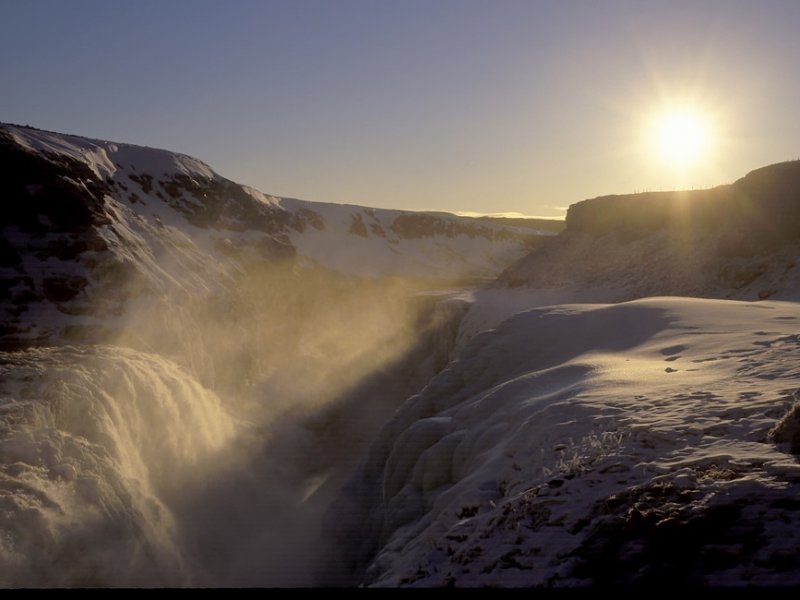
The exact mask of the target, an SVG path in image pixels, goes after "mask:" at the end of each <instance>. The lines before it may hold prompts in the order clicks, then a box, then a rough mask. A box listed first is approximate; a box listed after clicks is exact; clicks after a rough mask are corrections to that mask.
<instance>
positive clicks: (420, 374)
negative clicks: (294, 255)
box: [0, 257, 460, 587]
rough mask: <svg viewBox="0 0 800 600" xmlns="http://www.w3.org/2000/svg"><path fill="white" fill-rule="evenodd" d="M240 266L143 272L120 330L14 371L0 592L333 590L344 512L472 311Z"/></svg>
mask: <svg viewBox="0 0 800 600" xmlns="http://www.w3.org/2000/svg"><path fill="white" fill-rule="evenodd" d="M239 259H240V260H237V268H236V269H232V270H228V271H227V272H226V273H225V275H224V277H217V278H216V279H214V278H206V279H203V278H202V277H200V280H199V281H200V284H201V285H197V282H198V280H197V278H198V276H202V273H197V272H189V271H186V272H183V273H182V274H181V275H180V277H179V278H178V279H179V284H180V285H173V286H171V287H169V286H167V287H162V288H161V289H159V290H158V291H157V292H154V291H153V290H152V289H151V290H149V291H148V292H146V293H143V292H142V284H141V281H139V280H138V279H137V278H136V277H130V278H129V280H128V281H123V282H121V284H120V285H118V286H117V289H115V297H116V298H125V299H126V300H125V302H124V304H123V305H121V306H120V307H119V308H118V313H119V315H118V317H117V319H116V321H115V323H114V327H113V328H109V329H108V330H103V333H102V334H99V335H98V334H97V333H96V332H95V333H94V334H93V335H91V336H89V335H88V334H86V332H84V333H83V334H81V336H79V337H78V338H76V339H75V345H73V346H66V347H61V348H45V349H36V350H25V351H20V352H15V353H10V354H9V355H8V356H7V358H6V359H4V363H3V364H2V375H3V383H2V394H3V395H4V396H8V397H9V400H10V401H9V402H7V403H6V404H5V405H4V407H3V413H2V415H1V416H0V418H2V423H0V424H2V426H3V428H2V429H0V435H2V437H0V444H2V445H0V448H2V454H3V459H4V460H3V463H4V467H3V469H4V472H3V479H2V483H0V485H2V487H0V491H2V493H3V495H2V500H3V505H4V507H5V509H6V510H5V515H6V516H5V517H4V521H7V522H4V523H3V525H4V526H8V527H12V530H13V531H16V532H17V534H18V535H17V536H12V538H13V539H7V540H4V541H2V542H0V563H2V567H3V568H2V569H1V571H2V573H3V575H2V576H0V579H2V584H3V585H4V586H11V587H16V586H36V587H43V586H44V587H49V586H88V587H94V586H100V587H115V586H136V587H141V586H144V587H149V586H156V587H160V586H212V587H216V586H224V587H242V586H260V587H264V586H312V585H324V584H326V583H330V582H331V581H334V580H335V579H336V578H335V575H336V574H335V573H331V569H330V566H329V565H326V564H325V560H326V559H325V557H326V556H330V553H331V551H334V550H333V549H331V548H329V547H327V540H326V539H325V537H324V536H323V535H322V531H323V521H324V519H326V518H327V519H330V518H332V517H331V515H330V514H328V515H327V516H326V513H328V511H329V510H330V505H331V502H332V500H333V498H334V497H335V495H336V493H337V491H338V490H339V489H340V487H341V486H342V484H343V483H344V482H345V480H346V479H347V477H348V475H349V474H350V473H351V472H352V471H353V469H354V468H355V467H356V466H357V464H358V462H359V461H360V460H361V458H362V457H363V456H364V455H365V453H366V451H367V449H368V447H369V444H370V442H371V441H372V439H373V438H374V437H375V435H376V434H377V432H378V430H379V428H380V426H381V425H382V424H383V423H384V422H385V421H386V420H387V419H388V418H389V416H390V415H391V414H392V412H393V411H394V410H395V408H396V407H397V406H398V405H399V404H400V403H401V402H402V401H403V400H405V399H406V398H408V397H409V396H410V395H412V394H413V393H415V392H416V391H418V390H419V389H421V388H422V387H423V386H424V385H425V383H426V382H427V381H428V380H429V379H430V377H431V376H432V375H433V374H434V373H435V371H436V370H437V369H438V368H440V367H441V366H442V364H443V358H442V353H444V354H445V355H446V353H447V352H448V351H449V348H448V344H449V343H450V342H448V341H447V339H444V340H443V337H442V336H443V333H442V332H443V331H444V332H446V331H447V327H446V326H444V325H443V323H444V321H447V319H457V318H458V317H459V316H460V314H459V313H458V311H456V312H454V313H452V317H448V316H447V315H449V314H450V313H447V312H446V311H445V313H442V309H441V307H440V308H439V309H438V310H437V309H436V305H437V303H439V300H440V296H438V295H436V294H432V295H431V294H426V293H422V292H424V291H426V290H430V288H431V287H432V282H430V281H424V280H419V279H416V280H415V279H407V278H406V279H402V278H388V277H387V278H359V277H353V276H345V275H341V274H338V273H335V272H332V271H327V270H324V269H320V268H316V267H301V266H299V265H298V264H297V263H295V262H294V261H292V260H285V261H272V262H267V261H263V260H262V261H249V260H243V259H241V257H239ZM173 272H174V269H173ZM190 283H191V285H190ZM99 304H102V302H101V303H99ZM443 314H444V316H443ZM443 319H444V321H443ZM87 331H89V330H88V329H87ZM92 331H94V330H92ZM445 337H446V335H445ZM22 490H24V493H22ZM334 518H335V517H334ZM11 521H14V522H15V523H16V525H13V526H12V524H11ZM354 535H358V533H357V532H354ZM323 573H324V574H325V575H324V576H322V575H321V574H323ZM332 577H333V579H332Z"/></svg>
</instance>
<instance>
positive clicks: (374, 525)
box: [331, 298, 800, 586]
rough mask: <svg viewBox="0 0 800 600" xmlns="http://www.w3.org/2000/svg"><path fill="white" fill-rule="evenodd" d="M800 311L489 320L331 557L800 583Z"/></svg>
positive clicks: (370, 573) (383, 569)
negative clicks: (799, 548) (799, 422)
mask: <svg viewBox="0 0 800 600" xmlns="http://www.w3.org/2000/svg"><path fill="white" fill-rule="evenodd" d="M799 319H800V311H799V310H798V308H797V306H796V305H795V304H793V303H780V302H765V303H759V304H748V303H741V302H730V301H719V300H697V299H685V298H654V299H648V300H640V301H635V302H629V303H624V304H617V305H588V304H587V305H562V306H555V307H544V308H538V309H534V310H530V311H527V312H521V313H519V314H517V315H516V316H514V317H512V318H510V319H508V320H506V321H504V322H503V323H502V324H500V325H499V326H498V327H497V328H496V329H494V330H492V331H487V332H484V333H481V334H479V335H477V336H475V337H474V338H473V339H472V340H471V341H470V342H469V343H468V344H467V346H466V347H465V348H464V350H463V351H462V352H461V354H460V356H459V357H458V359H457V360H454V361H453V362H451V364H450V365H449V366H448V367H447V368H446V369H445V370H444V371H443V372H442V373H441V374H440V375H438V376H437V377H436V378H435V379H434V380H433V381H432V382H431V383H430V384H429V385H428V386H427V387H426V389H425V390H424V391H423V392H422V393H421V394H419V395H417V396H414V397H412V398H410V399H409V400H408V401H407V402H406V403H405V404H404V405H403V406H402V407H401V408H400V409H399V410H398V412H397V414H396V415H395V416H394V417H393V418H392V420H391V421H389V423H388V424H387V425H386V426H385V427H384V429H383V431H382V432H381V435H380V436H379V438H378V440H377V441H376V443H375V444H374V446H373V448H372V451H371V453H370V456H369V459H368V460H367V462H366V463H365V465H364V466H363V468H362V469H361V471H360V474H359V475H358V476H357V477H356V478H355V479H354V480H353V481H352V482H351V484H350V486H349V488H348V490H347V493H346V494H345V495H344V496H343V497H342V498H341V499H340V501H339V502H340V504H339V505H338V506H337V509H336V512H335V514H337V515H338V517H337V522H336V523H335V524H334V527H333V530H334V535H338V536H339V540H340V543H341V544H342V545H343V546H344V547H347V548H348V549H349V552H346V553H341V552H340V553H339V554H338V558H339V560H338V561H336V560H335V559H336V558H337V557H332V562H331V564H335V565H336V566H335V567H334V569H333V571H334V572H337V573H338V574H339V575H340V576H342V574H345V576H344V578H343V579H341V580H340V582H341V583H347V584H354V583H364V584H367V585H378V586H398V585H412V586H445V585H455V586H487V585H489V586H531V585H547V586H575V585H591V584H609V583H612V584H645V583H647V584H653V583H666V584H673V585H674V584H676V583H683V584H689V583H691V584H706V585H709V584H710V585H747V584H754V585H777V584H797V583H798V582H799V581H800V579H798V569H797V567H798V563H797V558H796V556H795V553H794V551H793V550H792V549H793V548H795V547H796V545H797V543H798V542H800V539H798V536H800V529H798V525H800V513H799V512H798V508H800V505H798V503H797V500H796V498H797V494H798V492H800V487H798V486H800V467H798V464H797V460H796V457H795V456H793V455H792V454H791V453H790V452H791V451H792V449H791V444H790V443H789V442H788V439H789V438H790V437H791V439H795V438H794V437H792V436H790V435H785V434H784V435H783V436H781V435H780V434H776V432H779V431H780V430H781V427H783V425H781V423H785V420H786V419H787V417H786V415H787V413H788V414H790V415H791V414H794V413H796V403H797V401H798V398H799V397H800V396H798V394H797V390H798V389H799V388H800V368H799V367H798V365H800V338H798V335H797V324H798V320H799ZM793 407H794V408H793ZM789 419H790V420H792V418H791V417H790V418H789ZM794 419H795V420H796V418H794ZM792 422H794V420H793V421H792ZM776 426H777V428H776ZM776 435H777V439H776ZM792 435H793V434H792ZM781 440H783V441H781ZM776 441H778V442H779V443H777V444H776V443H775V442H776ZM342 514H349V515H350V518H349V520H347V521H342V517H341V515H342ZM356 527H360V528H361V529H362V530H364V531H366V532H367V535H366V536H365V537H364V538H353V537H352V536H351V535H350V533H349V532H352V531H353V530H354V529H355V528H356Z"/></svg>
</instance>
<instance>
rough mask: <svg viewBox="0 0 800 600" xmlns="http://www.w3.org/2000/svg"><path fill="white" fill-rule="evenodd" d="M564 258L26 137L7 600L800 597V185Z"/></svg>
mask: <svg viewBox="0 0 800 600" xmlns="http://www.w3.org/2000/svg"><path fill="white" fill-rule="evenodd" d="M798 164H800V163H797V162H794V163H781V164H780V165H773V166H771V167H765V168H764V169H759V170H757V171H754V172H753V173H751V174H749V175H747V176H746V177H744V178H743V179H741V180H739V181H737V182H735V183H734V184H732V185H730V186H722V187H720V188H714V189H712V190H703V191H698V192H675V193H663V194H644V195H638V196H609V197H603V198H596V199H593V200H588V201H585V202H581V203H578V204H576V205H573V206H572V207H571V208H570V212H569V214H568V218H567V222H566V229H565V231H564V232H562V233H560V234H559V235H557V236H555V235H552V234H551V233H549V232H545V231H536V230H534V229H531V228H530V227H527V228H526V227H518V226H513V225H504V224H503V223H502V221H487V220H480V219H473V218H466V217H457V216H455V215H448V214H445V213H430V212H426V213H421V212H410V211H400V210H387V209H372V208H366V207H362V206H356V205H333V204H324V203H319V202H307V201H302V200H294V199H287V198H278V197H273V196H268V195H265V194H262V193H261V192H259V191H256V190H253V189H251V188H247V187H245V186H241V185H239V184H237V183H235V182H232V181H230V180H228V179H225V178H224V177H222V176H220V175H218V174H217V173H215V172H214V171H213V170H212V169H211V168H210V167H208V166H207V165H205V164H204V163H202V162H200V161H199V160H197V159H194V158H191V157H188V156H185V155H181V154H176V153H172V152H168V151H164V150H156V149H152V148H144V147H139V146H132V145H128V144H122V143H113V142H106V141H101V140H91V139H87V138H83V137H78V136H70V135H63V134H58V133H52V132H44V131H39V130H36V129H32V128H29V127H19V126H14V125H0V194H2V205H1V206H2V210H1V211H0V230H1V231H2V237H0V289H2V290H3V294H2V296H0V316H1V317H2V321H1V322H0V587H4V588H9V587H165V586H169V587H173V586H174V587H184V586H190V587H192V586H194V587H217V586H222V587H252V586H257V587H269V586H382V587H396V586H416V587H423V586H424V587H428V586H456V587H483V586H493V587H530V586H556V587H558V586H569V587H574V586H587V585H603V584H621V585H628V584H647V585H650V584H655V583H657V584H670V585H675V584H695V585H696V584H699V585H713V586H746V585H757V586H776V585H798V584H800V559H799V558H798V552H797V550H798V547H800V495H799V494H798V492H800V464H798V458H797V456H798V454H799V453H800V392H798V390H800V382H799V381H798V379H799V378H800V330H798V325H800V310H799V308H800V307H799V306H798V304H797V303H796V300H798V299H799V298H800V276H798V274H797V272H796V271H797V269H796V268H795V263H796V260H797V259H798V257H800V239H798V235H797V231H800V167H798Z"/></svg>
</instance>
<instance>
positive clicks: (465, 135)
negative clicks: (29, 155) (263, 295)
mask: <svg viewBox="0 0 800 600" xmlns="http://www.w3.org/2000/svg"><path fill="white" fill-rule="evenodd" d="M0 22H2V23H3V34H2V36H0V57H2V58H0V81H2V88H0V90H1V91H0V121H5V122H12V123H22V124H25V123H27V124H30V125H33V126H36V127H40V128H43V129H50V130H55V131H61V132H66V133H76V134H80V135H86V136H90V137H98V138H102V139H111V140H114V141H121V142H131V143H137V144H143V145H147V146H154V147H160V148H167V149H170V150H175V151H180V152H184V153H187V154H191V155H193V156H197V157H198V158H201V159H202V160H204V161H206V162H207V163H209V164H210V165H211V166H212V167H213V168H214V169H215V170H217V171H218V172H219V173H221V174H222V175H224V176H226V177H229V178H231V179H234V180H236V181H240V182H242V183H246V184H249V185H252V186H253V187H256V188H258V189H260V190H262V191H263V192H266V193H271V194H276V195H284V196H293V197H299V198H304V199H308V200H319V201H328V202H350V203H357V204H366V205H371V206H382V207H396V208H408V209H443V210H451V211H478V212H485V213H493V212H507V211H516V212H521V213H525V214H529V215H550V216H555V215H559V214H563V211H561V212H560V211H559V207H565V206H567V205H569V204H571V203H573V202H576V201H579V200H581V199H584V198H587V197H592V196H597V195H600V194H607V193H627V192H632V191H636V190H645V189H671V188H674V187H683V186H685V187H704V186H707V185H711V184H716V183H725V182H728V181H732V180H734V179H736V178H738V177H740V176H742V175H744V174H745V173H746V172H747V171H748V170H751V169H753V168H756V167H759V166H762V165H765V164H769V163H772V162H777V161H781V160H787V159H794V158H798V157H799V156H800V150H799V149H798V147H799V145H800V122H799V120H798V111H799V110H800V109H799V107H800V78H799V77H798V76H797V66H798V65H800V34H798V32H799V31H800V2H798V1H794V0H792V1H778V0H765V1H761V2H756V1H755V0H753V1H746V2H745V1H738V0H724V1H713V2H712V1H703V0H697V1H693V2H682V1H674V0H673V1H669V2H666V1H664V2H648V1H636V2H626V1H616V0H602V1H596V0H588V1H577V0H574V1H569V0H561V1H557V0H554V1H550V0H251V1H248V0H226V1H222V0H215V1H208V0H157V1H153V0H69V1H63V0H52V1H45V0H0ZM686 101H690V102H691V103H693V104H697V105H700V106H702V107H703V110H704V111H705V112H706V114H708V115H710V118H712V119H713V122H714V126H715V129H716V131H717V132H718V135H717V140H718V141H717V144H716V150H715V151H714V152H713V154H712V155H711V156H709V157H708V158H707V159H705V160H704V161H702V163H701V164H697V165H693V166H692V167H691V168H687V169H686V170H684V172H682V173H680V174H677V173H676V172H675V169H674V168H672V167H668V166H665V165H664V164H662V163H661V162H659V160H658V159H657V157H655V156H654V154H653V152H652V151H650V150H649V148H648V147H646V145H645V144H644V142H643V141H642V140H643V139H644V131H645V127H644V123H645V120H646V119H647V118H648V115H649V114H650V113H652V112H653V111H655V110H657V109H659V107H661V106H664V105H666V104H670V103H673V102H686Z"/></svg>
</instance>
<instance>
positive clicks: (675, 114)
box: [653, 109, 712, 167]
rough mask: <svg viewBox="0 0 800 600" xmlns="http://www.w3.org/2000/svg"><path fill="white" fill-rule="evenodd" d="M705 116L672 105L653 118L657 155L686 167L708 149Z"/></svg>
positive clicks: (696, 161)
mask: <svg viewBox="0 0 800 600" xmlns="http://www.w3.org/2000/svg"><path fill="white" fill-rule="evenodd" d="M711 137H712V135H711V129H710V126H709V122H708V119H707V118H706V117H704V116H703V115H702V114H700V113H699V112H696V111H694V110H691V109H674V110H671V111H669V112H666V113H664V114H662V115H661V116H660V117H658V118H657V119H655V122H654V126H653V144H654V146H655V150H656V153H657V154H658V156H659V157H660V158H661V159H662V160H664V161H666V162H668V163H669V164H671V165H674V166H679V167H689V166H691V165H694V164H696V163H698V162H700V161H701V160H703V158H705V157H706V156H707V154H708V152H709V147H710V146H711Z"/></svg>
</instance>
